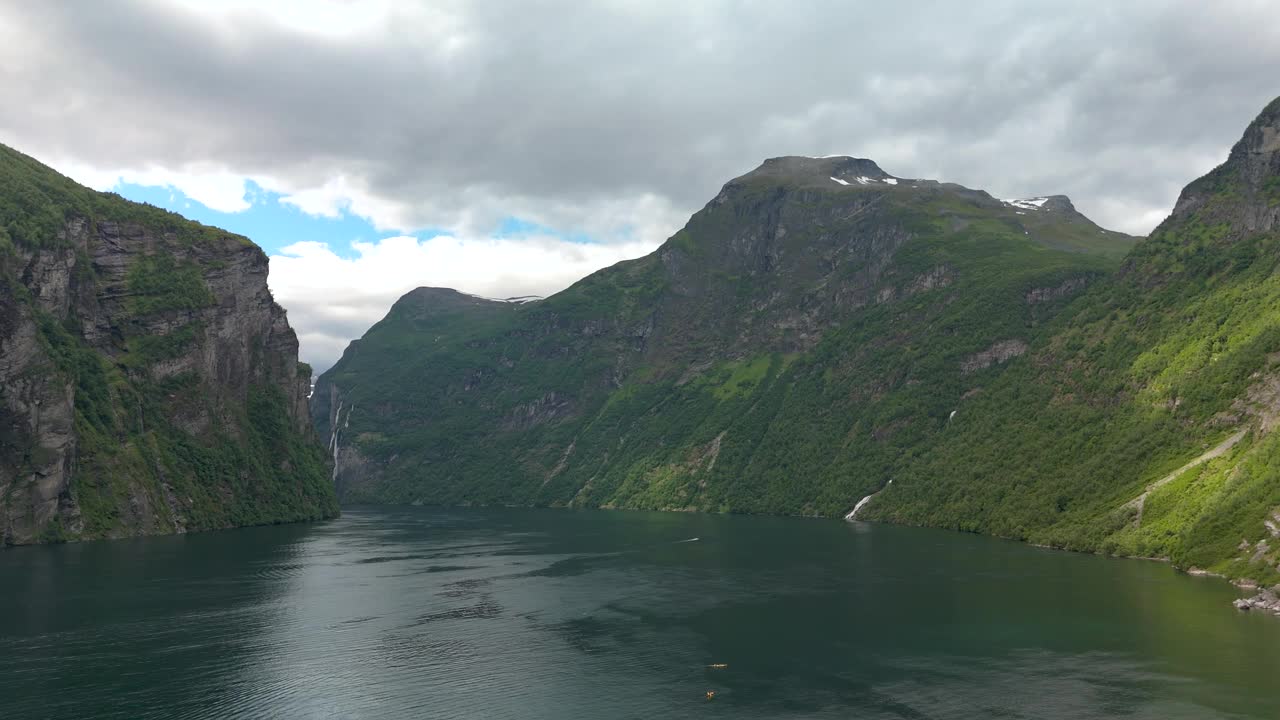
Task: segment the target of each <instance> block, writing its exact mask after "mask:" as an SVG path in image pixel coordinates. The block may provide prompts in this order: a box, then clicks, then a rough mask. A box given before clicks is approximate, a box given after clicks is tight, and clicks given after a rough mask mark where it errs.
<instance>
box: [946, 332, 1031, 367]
mask: <svg viewBox="0 0 1280 720" xmlns="http://www.w3.org/2000/svg"><path fill="white" fill-rule="evenodd" d="M1026 351H1027V343H1025V342H1023V341H1022V340H1018V339H1012V340H1001V341H1000V342H997V343H995V344H994V345H992V346H991V347H989V348H987V349H986V350H983V351H982V352H979V353H974V354H973V355H971V356H969V357H967V358H965V359H964V360H963V361H961V363H960V371H961V372H962V373H964V374H966V375H967V374H969V373H975V372H978V371H979V370H985V369H986V368H989V367H991V366H992V365H995V364H997V363H1002V362H1007V361H1009V360H1012V359H1013V358H1016V357H1018V356H1019V355H1022V354H1023V353H1025V352H1026Z"/></svg>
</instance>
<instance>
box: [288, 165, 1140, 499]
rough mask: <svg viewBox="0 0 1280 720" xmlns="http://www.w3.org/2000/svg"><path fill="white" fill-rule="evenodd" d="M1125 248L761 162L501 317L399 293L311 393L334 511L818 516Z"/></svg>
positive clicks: (868, 175) (967, 193) (864, 181)
mask: <svg viewBox="0 0 1280 720" xmlns="http://www.w3.org/2000/svg"><path fill="white" fill-rule="evenodd" d="M1133 243H1134V238H1131V237H1129V236H1126V235H1123V234H1120V233H1113V232H1109V231H1106V230H1103V229H1101V228H1099V227H1098V226H1097V225H1095V224H1093V223H1092V222H1090V221H1089V220H1088V219H1086V218H1085V217H1084V216H1082V215H1080V214H1079V213H1077V212H1076V211H1075V209H1074V208H1073V207H1072V206H1071V204H1070V202H1069V201H1067V200H1066V199H1065V198H1053V199H1052V201H1050V200H1044V199H1034V200H1027V201H1013V202H1008V201H1001V200H997V199H994V198H992V197H991V196H989V195H988V194H986V193H984V192H980V191H976V190H970V189H967V188H964V187H961V186H959V185H952V184H944V183H938V182H935V181H931V180H911V179H905V178H895V177H893V176H890V175H888V174H887V173H885V172H884V171H883V170H881V169H880V168H879V167H878V166H876V164H875V163H873V162H871V161H870V160H864V159H855V158H848V157H836V158H821V159H814V158H801V157H785V158H775V159H772V160H768V161H766V162H765V163H764V164H763V165H761V166H760V167H759V168H757V169H756V170H754V171H752V172H750V173H748V174H746V175H744V176H742V177H740V178H737V179H735V180H733V181H731V182H729V183H728V184H726V185H725V186H724V189H723V190H722V191H721V192H720V194H719V195H717V196H716V197H715V198H714V199H713V200H712V201H711V202H710V203H709V204H708V205H707V206H706V208H704V209H703V210H702V211H700V212H698V213H697V214H696V215H694V216H693V218H692V219H690V221H689V223H688V225H687V226H686V227H685V228H684V229H682V230H681V231H680V232H678V233H676V234H675V236H673V237H672V238H671V239H670V240H668V241H667V242H666V243H665V244H664V245H663V246H662V247H661V248H660V249H659V250H657V251H656V252H654V253H653V254H651V255H649V256H647V257H644V258H641V259H638V260H634V261H628V262H623V263H619V264H618V265H615V266H614V267H611V268H608V269H605V270H602V271H600V272H597V273H595V274H593V275H591V276H589V277H587V278H586V279H584V280H582V281H581V282H579V283H577V284H575V285H574V286H572V287H570V288H569V289H567V290H565V291H564V292H561V293H558V294H556V295H554V296H552V297H549V298H547V299H545V300H541V301H538V302H533V303H526V304H511V303H501V302H493V301H487V300H484V299H481V298H476V297H471V296H466V295H462V294H460V293H457V292H454V291H452V290H444V289H436V288H420V289H418V290H415V291H413V292H410V293H409V294H407V295H405V296H404V297H403V298H401V299H400V300H399V301H398V302H397V303H396V304H395V306H394V307H393V308H392V309H391V311H390V313H389V314H388V315H387V317H386V318H385V319H384V320H382V321H381V322H379V323H378V324H377V325H375V326H374V327H373V328H372V329H371V330H370V331H369V332H368V333H367V334H366V335H365V336H364V337H363V338H362V339H361V340H359V341H356V342H354V343H352V344H351V346H350V347H349V348H348V350H347V351H346V353H345V355H344V357H343V358H342V360H341V361H340V362H338V363H337V365H336V366H335V367H334V368H333V369H332V370H330V371H329V372H327V373H325V374H324V375H323V376H322V377H321V378H320V379H319V381H318V383H317V386H316V393H315V396H314V397H313V410H314V412H315V421H316V425H317V428H318V430H319V431H320V433H321V435H322V437H327V438H328V439H329V440H330V443H331V449H332V450H333V451H334V454H335V457H336V459H337V473H336V477H337V479H338V487H339V491H340V494H341V495H342V496H343V497H345V498H346V499H347V500H351V501H392V502H405V503H409V502H425V503H468V502H477V503H522V504H549V505H566V504H572V505H580V506H609V507H615V506H617V507H648V508H667V509H697V510H732V511H742V512H780V513H804V514H825V515H835V514H840V513H843V512H846V511H847V510H848V509H849V508H850V507H851V506H852V505H853V503H854V502H856V501H857V500H858V498H860V497H862V496H863V495H865V494H867V493H868V492H871V491H872V490H874V489H876V488H877V487H879V486H880V485H882V484H883V483H884V482H885V481H886V480H887V479H888V477H889V476H890V474H891V473H892V472H893V469H894V468H895V467H896V465H897V464H898V463H899V462H901V460H902V457H903V454H904V453H909V452H911V451H912V449H914V448H918V447H923V446H924V445H926V444H927V443H928V442H930V439H931V438H932V437H933V436H935V435H937V434H939V433H941V432H943V431H944V429H945V425H946V418H947V415H948V413H949V412H950V411H951V410H952V409H954V408H955V407H957V404H958V403H959V402H960V398H961V397H962V396H964V395H965V393H968V392H970V391H972V390H973V389H974V387H976V386H980V385H981V384H983V383H986V382H989V381H990V378H991V377H994V376H996V375H998V374H999V372H1000V370H1001V369H1003V368H1004V367H1005V366H1006V365H1007V363H1008V361H1010V360H1012V359H1014V358H1015V357H1017V356H1018V355H1020V354H1022V353H1023V352H1025V350H1026V349H1027V348H1028V347H1030V345H1031V343H1033V342H1034V341H1035V340H1036V339H1037V338H1039V337H1040V336H1041V335H1042V334H1043V332H1044V326H1045V324H1046V323H1047V322H1048V321H1049V320H1050V319H1052V318H1053V317H1054V316H1055V315H1056V314H1057V313H1058V312H1060V311H1061V310H1062V309H1063V308H1064V307H1066V305H1067V304H1068V303H1069V302H1070V300H1071V299H1072V298H1074V297H1075V296H1076V295H1078V294H1079V293H1081V292H1082V291H1083V290H1084V289H1085V288H1086V287H1087V286H1088V285H1090V284H1091V283H1094V282H1096V281H1098V280H1099V279H1101V278H1102V277H1104V276H1105V275H1106V274H1107V273H1109V272H1111V271H1113V270H1115V269H1116V268H1117V267H1119V264H1120V257H1121V256H1123V255H1124V253H1125V252H1126V251H1127V250H1128V249H1129V248H1130V247H1131V246H1132V245H1133Z"/></svg>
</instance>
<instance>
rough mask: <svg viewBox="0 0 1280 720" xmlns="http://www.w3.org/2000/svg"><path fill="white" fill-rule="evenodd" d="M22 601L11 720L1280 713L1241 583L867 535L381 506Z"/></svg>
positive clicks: (110, 554)
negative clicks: (1238, 605)
mask: <svg viewBox="0 0 1280 720" xmlns="http://www.w3.org/2000/svg"><path fill="white" fill-rule="evenodd" d="M0 588H3V592H0V717H12V718H39V717H51V718H52V717H57V718H78V717H86V718H87V717H95V718H161V717H165V718H167V717H182V718H261V717H282V718H293V717H300V718H309V717H316V718H329V717H333V718H345V717H353V718H400V717H403V718H418V717H441V718H463V717H510V718H606V717H608V718H632V717H634V718H667V717H733V718H744V717H745V718H752V717H760V718H764V717H769V718H773V717H855V718H989V717H1002V718H1073V719H1078V718H1112V717H1127V718H1153V719H1154V718H1161V719H1169V718H1197V719H1201V718H1276V717H1280V618H1273V617H1263V616H1249V615H1243V614H1238V613H1236V612H1235V611H1233V610H1232V609H1231V607H1230V606H1229V602H1230V600H1231V599H1232V597H1234V596H1235V595H1236V593H1235V592H1234V590H1233V589H1232V588H1231V587H1230V586H1228V585H1226V584H1225V583H1222V582H1219V581H1213V580H1206V579H1200V578H1191V577H1187V576H1184V575H1179V574H1177V573H1175V572H1174V571H1173V570H1172V569H1170V568H1169V567H1167V566H1165V565H1162V564H1158V563H1152V562H1142V561H1133V560H1115V559H1106V558H1100V557H1094V556H1086V555H1074V554H1069V553H1062V552H1055V551H1051V550H1044V549H1039V548H1034V547H1029V546H1025V545H1020V544H1017V543H1011V542H1004V541H1000V540H994V539H990V538H983V537H978V536H972V535H963V534H956V533H948V532H941V531H933V530H920V529H912V528H901V527H890V526H880V525H869V524H864V523H852V524H851V523H843V522H838V521H830V520H806V519H796V518H765V517H740V516H708V515H689V514H675V513H665V514H664V513H635V512H607V511H584V512H574V511H558V510H514V509H510V510H507V509H504V510H432V509H421V508H405V509H391V510H385V509H358V510H349V511H347V513H346V514H345V515H344V517H342V518H341V519H339V520H336V521H332V522H328V523H323V524H315V525H289V526H277V527H264V528H249V529H244V530H234V531H227V532H217V533H207V534H200V535H191V536H186V537H163V538H148V539H138V540H123V541H116V542H98V543H84V544H79V545H64V546H53V547H31V548H17V549H11V550H7V551H4V552H0ZM714 663H725V664H727V667H725V668H723V669H713V668H710V667H708V666H709V665H711V664H714ZM710 690H714V691H715V692H716V695H715V698H714V699H713V700H711V701H708V700H707V699H706V692H707V691H710Z"/></svg>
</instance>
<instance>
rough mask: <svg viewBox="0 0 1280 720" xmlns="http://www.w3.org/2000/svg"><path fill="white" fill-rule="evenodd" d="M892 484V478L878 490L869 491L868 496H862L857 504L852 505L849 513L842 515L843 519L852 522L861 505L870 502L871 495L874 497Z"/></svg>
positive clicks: (856, 516)
mask: <svg viewBox="0 0 1280 720" xmlns="http://www.w3.org/2000/svg"><path fill="white" fill-rule="evenodd" d="M892 484H893V481H892V480H890V481H889V482H887V483H885V485H884V487H883V488H880V489H879V490H877V491H875V492H873V493H871V494H870V495H868V496H866V497H864V498H862V499H861V500H859V501H858V504H857V505H854V506H853V509H852V510H850V511H849V514H848V515H845V516H844V519H845V520H848V521H850V522H852V521H854V520H857V519H858V511H859V510H861V509H862V506H863V505H866V504H867V503H868V502H870V501H871V498H873V497H875V496H877V495H879V494H880V493H882V492H884V491H885V488H887V487H889V486H890V485H892Z"/></svg>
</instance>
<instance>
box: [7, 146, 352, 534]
mask: <svg viewBox="0 0 1280 720" xmlns="http://www.w3.org/2000/svg"><path fill="white" fill-rule="evenodd" d="M0 163H2V165H0V180H3V185H0V197H3V198H4V200H3V204H0V221H3V225H2V226H0V227H2V228H3V234H0V433H2V434H0V438H2V439H0V530H2V533H3V541H4V543H5V544H25V543H32V542H40V541H45V540H60V539H75V538H90V537H116V536H121V535H131V534H151V533H165V532H182V531H185V530H193V529H203V528H212V527H226V526H232V525H238V524H246V523H257V522H279V521H286V520H294V519H302V518H311V517H322V516H326V515H331V514H333V513H334V512H336V505H335V503H334V500H333V496H332V491H331V490H330V489H329V488H328V487H327V482H326V480H327V477H326V476H327V471H326V470H325V468H324V462H323V456H322V454H321V452H320V450H319V448H318V446H313V445H314V443H313V442H312V430H311V423H310V417H309V413H308V406H307V393H308V391H309V384H310V370H309V368H307V367H306V366H305V365H302V364H300V363H298V361H297V350H298V343H297V338H296V336H295V335H294V332H293V330H292V329H290V327H289V323H288V320H287V318H286V316H285V313H284V311H283V310H282V309H281V308H280V306H278V305H277V304H275V302H274V301H273V300H272V298H271V294H270V292H269V290H268V289H267V283H266V280H267V258H266V256H265V255H264V254H263V253H262V251H261V250H260V249H259V248H257V247H256V246H254V245H253V244H252V243H250V242H249V241H247V240H245V239H244V238H241V237H237V236H233V235H229V234H227V233H224V232H221V231H217V230H215V229H213V228H205V227H203V226H199V225H197V224H195V223H188V222H186V221H184V220H182V219H180V218H178V217H177V216H173V215H170V214H168V213H163V212H160V211H158V210H155V209H153V208H146V207H143V206H137V205H134V204H132V203H128V202H126V201H124V200H122V199H119V198H117V197H114V196H106V195H101V194H98V193H93V192H92V191H89V190H87V189H84V188H80V187H78V186H75V185H74V184H73V183H71V182H70V181H67V180H66V179H65V178H61V177H60V176H57V175H56V174H55V173H53V172H52V171H51V170H49V169H48V168H44V167H42V166H39V165H38V164H37V163H35V162H34V161H32V160H30V159H29V158H25V157H23V156H21V155H19V154H18V153H15V152H13V151H11V150H8V149H7V148H2V149H0Z"/></svg>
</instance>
